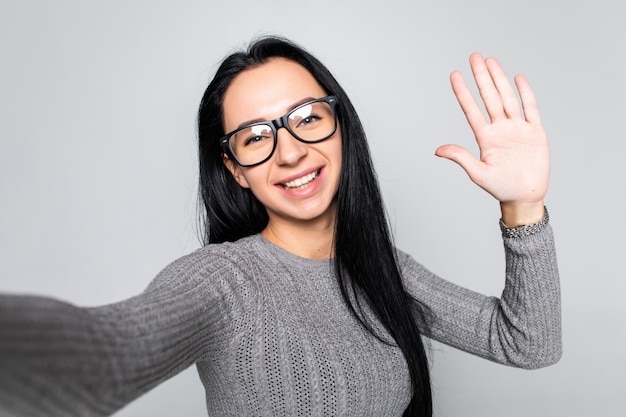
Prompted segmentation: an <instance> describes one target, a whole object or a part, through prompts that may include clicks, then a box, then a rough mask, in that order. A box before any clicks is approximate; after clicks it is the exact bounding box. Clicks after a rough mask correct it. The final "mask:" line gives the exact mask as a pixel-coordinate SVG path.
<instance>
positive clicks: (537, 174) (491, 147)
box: [436, 53, 550, 205]
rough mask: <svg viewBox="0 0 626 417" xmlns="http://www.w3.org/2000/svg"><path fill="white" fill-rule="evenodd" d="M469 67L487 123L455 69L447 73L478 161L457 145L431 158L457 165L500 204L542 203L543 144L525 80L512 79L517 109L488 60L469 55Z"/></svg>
mask: <svg viewBox="0 0 626 417" xmlns="http://www.w3.org/2000/svg"><path fill="white" fill-rule="evenodd" d="M470 65H471V68H472V73H473V75H474V79H475V80H476V85H477V86H478V89H479V92H480V96H481V98H482V100H483V102H484V105H485V109H486V110H487V114H488V116H489V120H487V119H486V117H485V115H484V114H483V112H482V109H481V108H480V106H479V105H478V103H477V102H476V100H474V97H473V96H472V94H471V93H470V91H469V89H468V87H467V84H466V83H465V80H464V79H463V76H462V75H461V74H460V73H459V72H458V71H455V72H453V73H452V74H451V75H450V82H451V84H452V89H453V91H454V94H455V95H456V98H457V100H458V102H459V104H460V105H461V108H462V109H463V112H464V113H465V116H466V118H467V121H468V122H469V125H470V127H471V129H472V131H473V132H474V136H475V138H476V142H477V144H478V148H479V150H480V158H479V159H477V158H475V157H474V156H473V155H472V154H471V153H470V152H469V151H468V150H467V149H465V148H463V147H461V146H458V145H443V146H441V147H439V148H438V149H437V151H436V155H438V156H441V157H444V158H447V159H450V160H452V161H454V162H456V163H457V164H459V165H460V166H461V167H462V168H463V169H464V170H465V172H467V174H468V175H469V177H470V179H471V180H472V181H473V182H474V183H476V184H477V185H478V186H480V187H481V188H483V189H484V190H485V191H487V192H488V193H489V194H491V195H492V196H494V197H495V198H496V199H498V200H499V201H500V202H501V203H503V204H511V205H516V204H543V203H542V201H543V198H544V196H545V194H546V192H547V189H548V180H549V176H550V157H549V149H548V140H547V136H546V133H545V130H544V128H543V126H542V124H541V118H540V116H539V111H538V109H537V104H536V101H535V95H534V93H533V91H532V89H531V88H530V85H529V83H528V81H527V80H526V78H525V77H523V76H521V75H518V76H516V77H515V85H516V87H517V90H518V91H519V96H520V99H521V108H520V104H519V101H518V98H517V94H516V93H515V91H514V89H513V87H512V85H511V83H510V82H509V80H508V79H507V77H506V74H505V73H504V71H503V70H502V67H501V66H500V64H499V63H498V62H497V61H496V60H495V59H494V58H487V59H483V57H482V56H481V55H480V54H478V53H475V54H472V55H471V56H470Z"/></svg>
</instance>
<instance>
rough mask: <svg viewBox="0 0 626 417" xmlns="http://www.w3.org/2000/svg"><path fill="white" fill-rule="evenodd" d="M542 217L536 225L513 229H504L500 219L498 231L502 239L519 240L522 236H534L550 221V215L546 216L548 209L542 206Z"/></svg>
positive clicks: (504, 226) (525, 225)
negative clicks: (500, 232)
mask: <svg viewBox="0 0 626 417" xmlns="http://www.w3.org/2000/svg"><path fill="white" fill-rule="evenodd" d="M543 211H544V215H543V218H542V219H541V220H539V222H538V223H535V224H524V225H521V226H517V227H514V228H509V227H506V225H505V224H504V221H502V218H500V230H501V231H502V236H503V237H505V238H506V237H512V238H519V237H524V236H530V235H534V234H535V233H537V232H540V231H541V230H543V229H544V228H545V227H546V225H547V224H548V222H549V221H550V215H549V214H548V208H547V207H546V206H543Z"/></svg>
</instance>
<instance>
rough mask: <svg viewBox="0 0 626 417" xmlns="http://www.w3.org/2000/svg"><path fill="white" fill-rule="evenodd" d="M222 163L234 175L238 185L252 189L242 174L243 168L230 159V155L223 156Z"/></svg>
mask: <svg viewBox="0 0 626 417" xmlns="http://www.w3.org/2000/svg"><path fill="white" fill-rule="evenodd" d="M222 162H223V163H224V165H226V168H228V170H229V171H230V173H231V174H233V178H235V181H237V184H239V185H240V186H241V187H243V188H250V185H248V181H247V180H246V177H244V176H243V173H242V172H241V167H240V166H239V165H238V164H237V163H236V162H235V161H233V160H232V159H230V158H229V157H228V155H226V154H224V155H223V156H222Z"/></svg>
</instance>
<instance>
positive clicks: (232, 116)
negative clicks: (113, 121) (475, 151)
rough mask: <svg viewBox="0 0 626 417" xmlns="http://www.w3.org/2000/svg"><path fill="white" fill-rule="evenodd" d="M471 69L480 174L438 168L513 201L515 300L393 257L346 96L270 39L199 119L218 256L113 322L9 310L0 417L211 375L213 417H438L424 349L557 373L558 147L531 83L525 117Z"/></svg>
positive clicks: (221, 78)
mask: <svg viewBox="0 0 626 417" xmlns="http://www.w3.org/2000/svg"><path fill="white" fill-rule="evenodd" d="M470 62H471V65H472V70H473V72H474V77H475V79H476V82H477V84H478V87H479V89H480V92H481V96H482V97H483V101H484V102H485V106H486V108H487V111H488V113H489V116H490V119H491V123H488V122H487V121H486V120H485V119H484V117H483V115H482V112H481V111H480V109H479V107H478V105H477V104H476V103H475V102H474V100H473V98H472V97H471V95H470V94H469V92H468V89H467V87H466V85H465V83H464V81H463V78H462V77H461V76H460V74H459V73H456V72H455V73H453V74H452V76H451V81H452V86H453V90H454V92H455V94H456V96H457V98H458V100H459V103H460V105H461V107H462V108H463V110H464V112H465V114H466V116H467V119H468V121H469V123H470V126H471V128H472V129H473V131H474V133H475V135H476V138H477V142H478V144H479V147H480V148H481V160H480V161H477V160H475V159H474V158H473V157H471V155H470V154H469V153H468V152H467V151H465V150H464V149H462V148H460V147H457V146H453V145H447V146H443V147H441V148H439V149H438V150H437V155H439V156H442V157H445V158H449V159H451V160H453V161H455V162H457V163H459V164H460V165H461V166H462V167H463V168H464V169H465V170H466V171H467V173H468V174H469V176H470V178H471V179H472V180H473V181H474V182H475V183H477V184H478V185H479V186H481V187H482V188H484V189H485V190H486V191H487V192H489V193H490V194H492V195H493V196H494V197H495V198H496V199H498V200H499V201H500V205H501V208H502V220H501V227H502V230H503V236H504V242H505V251H506V256H507V258H506V259H507V279H506V287H505V290H504V292H503V296H502V299H495V298H493V297H485V296H482V295H479V294H476V293H474V292H471V291H470V290H466V289H463V288H459V287H457V286H455V285H453V284H450V283H448V282H446V281H443V280H441V279H440V278H438V277H436V276H434V275H433V274H432V273H430V272H429V271H427V270H426V269H425V268H423V267H422V266H421V265H420V264H418V263H417V262H415V261H414V260H413V259H411V258H410V257H409V256H408V255H406V254H404V253H402V252H400V251H397V250H396V249H395V248H394V247H393V245H392V242H391V239H390V236H389V231H388V229H387V223H386V219H385V215H384V210H383V205H382V202H381V198H380V192H379V190H378V185H377V181H376V178H375V175H374V172H373V168H372V163H371V159H370V156H369V151H368V148H367V144H366V141H365V134H364V133H363V129H362V127H361V124H360V122H359V119H358V117H357V115H356V113H355V111H354V108H353V107H352V105H351V104H350V101H349V100H348V97H347V96H346V94H345V92H344V91H343V90H342V89H341V87H340V86H339V85H338V83H337V82H336V81H335V79H334V78H333V77H332V75H331V74H330V73H329V72H328V70H327V69H326V68H325V67H324V66H323V65H322V64H321V63H320V62H319V61H317V60H316V59H315V58H314V57H312V56H311V55H310V54H308V53H307V52H306V51H304V50H302V49H301V48H299V47H298V46H296V45H294V44H292V43H290V42H288V41H285V40H283V39H278V38H265V39H261V40H259V41H257V42H255V43H253V44H252V45H251V46H250V48H249V49H248V51H247V52H241V53H236V54H233V55H231V56H230V57H228V58H226V60H225V61H224V62H223V63H222V65H221V66H220V68H219V69H218V71H217V73H216V75H215V77H214V79H213V81H212V82H211V83H210V85H209V86H208V88H207V91H206V92H205V95H204V97H203V100H202V104H201V106H200V112H199V146H200V176H201V177H200V178H201V183H200V188H201V190H200V192H201V196H202V199H203V202H204V206H205V213H204V214H205V216H204V217H205V226H206V227H205V232H206V233H205V243H206V245H205V246H204V247H203V248H202V249H199V250H198V251H196V252H194V253H192V254H190V255H188V256H186V257H184V258H181V259H179V260H177V261H176V262H174V263H172V264H171V265H169V266H168V267H167V268H166V269H164V270H163V271H162V272H161V273H160V274H159V276H157V278H156V279H155V280H154V281H153V282H152V283H151V284H150V285H149V286H148V288H147V289H146V290H145V291H144V292H143V293H142V294H141V295H138V296H137V297H134V298H131V299H129V300H126V301H122V302H120V303H116V304H113V305H109V306H103V307H98V308H89V309H80V308H76V307H73V306H71V305H68V304H65V303H62V302H59V301H55V300H50V299H41V298H33V297H2V298H0V309H1V310H0V312H1V313H2V314H1V317H2V318H1V319H0V335H1V336H2V338H1V340H2V341H1V342H0V354H1V357H2V358H3V359H0V362H2V363H1V365H2V367H3V370H5V369H6V372H4V373H3V374H2V376H0V400H1V401H0V404H2V406H4V407H5V408H6V409H7V410H10V411H11V412H14V413H16V414H17V415H48V416H54V415H81V416H87V415H106V414H108V413H111V412H113V411H114V410H116V409H118V408H120V407H122V406H123V405H124V404H126V403H128V402H129V401H131V400H132V399H134V398H136V397H137V396H139V395H141V394H142V393H143V392H145V391H147V390H149V389H150V388H152V387H154V386H155V385H157V384H159V383H160V382H162V381H164V380H166V379H168V378H170V377H171V376H173V375H174V374H176V373H178V372H179V371H181V370H183V369H185V368H186V367H188V366H190V365H191V364H193V363H196V365H197V367H198V371H199V374H200V378H201V380H202V382H203V384H204V386H205V389H206V393H207V408H208V411H209V415H360V416H365V415H372V416H380V415H385V416H391V415H405V416H429V415H431V414H432V400H431V392H430V381H429V377H428V362H427V357H426V351H425V349H424V346H423V343H422V338H421V335H426V336H429V337H431V338H434V339H437V340H440V341H443V342H444V343H448V344H450V345H453V346H456V347H458V348H460V349H464V350H466V351H468V352H471V353H473V354H476V355H480V356H482V357H485V358H488V359H490V360H494V361H497V362H501V363H505V364H509V365H514V366H521V367H526V368H536V367H541V366H546V365H549V364H551V363H554V362H555V361H556V360H558V358H559V357H560V350H561V346H560V313H559V308H560V307H559V287H558V272H557V268H556V261H555V255H554V246H553V239H552V232H551V229H550V226H549V225H548V218H547V213H545V211H544V206H543V197H544V196H545V193H546V191H547V182H548V170H549V162H548V147H547V139H546V136H545V133H544V131H543V128H542V127H541V122H540V119H539V114H538V111H537V109H536V106H535V101H534V97H533V94H532V91H531V90H530V87H529V85H528V83H527V82H526V80H525V79H524V78H523V77H518V78H516V84H517V87H518V90H519V93H520V96H521V99H522V104H523V110H524V117H522V115H521V110H520V109H519V107H518V104H517V99H516V96H515V93H514V91H513V89H512V87H511V86H510V84H509V82H508V81H507V79H506V77H505V76H504V73H503V72H502V69H501V68H500V66H499V65H498V63H497V62H496V61H495V60H493V59H488V60H484V59H483V58H482V57H480V56H479V55H478V54H474V55H472V57H471V58H470ZM520 225H522V226H520Z"/></svg>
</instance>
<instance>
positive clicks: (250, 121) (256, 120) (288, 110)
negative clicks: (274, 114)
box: [236, 97, 317, 129]
mask: <svg viewBox="0 0 626 417" xmlns="http://www.w3.org/2000/svg"><path fill="white" fill-rule="evenodd" d="M312 100H317V99H316V98H315V97H305V98H303V99H302V100H298V101H296V102H295V103H293V104H292V105H291V106H289V107H288V108H287V111H286V112H285V114H287V113H289V112H290V111H292V110H293V109H295V108H296V107H298V106H301V105H303V104H304V103H306V102H307V101H312ZM280 117H282V116H280ZM269 121H270V120H267V119H260V118H259V119H252V120H246V121H245V122H243V123H240V124H239V126H237V128H236V129H241V128H242V127H245V126H249V125H251V124H254V123H261V122H269Z"/></svg>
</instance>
